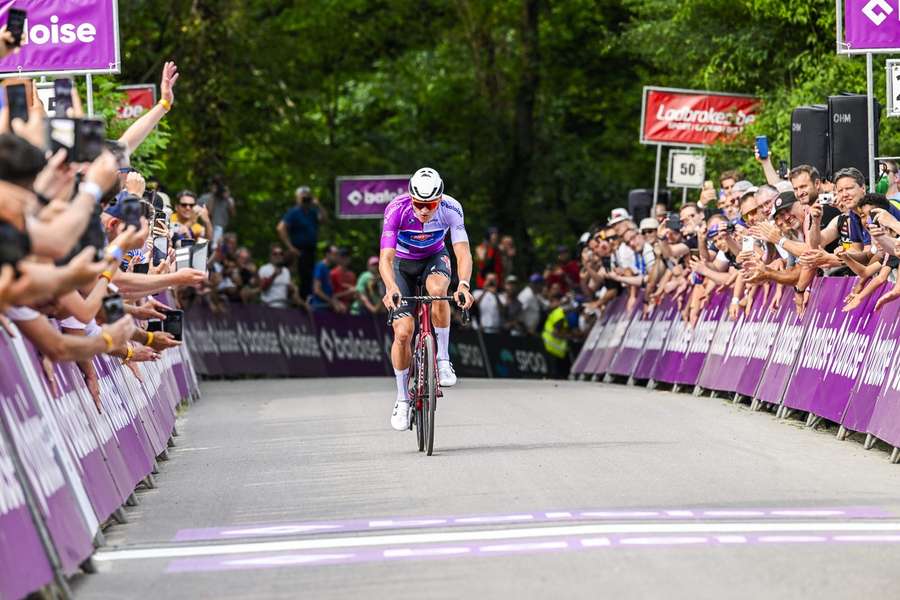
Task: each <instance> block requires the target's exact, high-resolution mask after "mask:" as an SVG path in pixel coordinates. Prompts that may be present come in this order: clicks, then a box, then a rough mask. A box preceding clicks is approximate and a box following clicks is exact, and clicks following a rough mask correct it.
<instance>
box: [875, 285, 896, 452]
mask: <svg viewBox="0 0 900 600" xmlns="http://www.w3.org/2000/svg"><path fill="white" fill-rule="evenodd" d="M889 308H890V309H893V313H891V312H888V309H889ZM882 310H883V311H886V312H885V314H884V315H883V319H884V320H885V322H887V319H889V318H892V319H893V321H894V327H893V333H892V336H891V338H890V343H891V344H892V345H893V346H895V347H896V345H897V339H898V338H900V334H898V329H900V325H898V323H897V321H898V317H900V308H898V302H897V301H896V300H895V301H894V302H892V303H891V304H888V306H887V307H886V308H883V309H882ZM887 356H888V354H887V352H884V351H882V352H881V353H879V358H878V360H880V361H882V362H883V361H884V359H885V358H886V357H887ZM897 356H898V351H897V350H894V354H893V357H892V358H893V359H894V360H892V361H890V362H889V363H887V364H884V369H885V370H886V371H887V372H888V376H887V377H885V382H884V386H883V387H882V389H881V393H880V394H879V396H878V400H877V401H876V403H875V409H874V411H873V412H872V418H871V420H870V422H869V425H868V430H867V431H868V433H871V434H872V435H874V436H875V437H877V438H878V439H880V440H883V441H885V442H887V443H889V444H891V445H893V446H900V369H897V362H896V357H897ZM873 379H874V377H873Z"/></svg>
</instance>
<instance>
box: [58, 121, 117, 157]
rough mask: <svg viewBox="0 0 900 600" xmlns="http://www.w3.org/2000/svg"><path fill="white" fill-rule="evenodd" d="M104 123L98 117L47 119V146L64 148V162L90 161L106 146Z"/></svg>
mask: <svg viewBox="0 0 900 600" xmlns="http://www.w3.org/2000/svg"><path fill="white" fill-rule="evenodd" d="M105 140H106V124H105V123H104V122H103V121H101V120H100V119H67V118H63V117H52V118H49V119H47V146H48V147H49V148H50V150H51V151H52V152H53V153H56V152H57V151H58V150H59V149H61V148H65V149H66V162H92V161H93V160H94V159H96V158H97V157H98V156H100V153H102V152H103V148H104V147H106V141H105Z"/></svg>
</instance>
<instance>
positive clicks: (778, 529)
mask: <svg viewBox="0 0 900 600" xmlns="http://www.w3.org/2000/svg"><path fill="white" fill-rule="evenodd" d="M804 532H811V533H825V532H833V533H862V532H866V533H898V534H900V522H884V521H836V522H821V523H810V522H808V521H805V522H782V523H760V522H742V523H615V524H613V523H609V524H606V523H604V524H594V525H569V526H557V527H521V528H508V529H501V530H488V531H442V532H428V533H407V534H394V535H353V536H346V537H324V538H313V539H305V540H281V541H267V542H247V543H241V544H207V545H196V546H194V545H190V546H189V545H181V546H163V547H155V548H140V549H131V550H128V549H123V550H107V551H103V550H101V551H99V552H98V553H97V554H96V555H95V556H94V558H95V559H96V560H98V561H116V560H135V559H158V558H184V557H189V556H225V555H230V554H249V553H255V552H290V551H295V550H335V549H340V548H365V547H374V546H408V545H416V544H442V543H444V544H446V543H450V544H452V543H461V542H480V541H493V540H516V539H534V538H551V537H568V536H582V535H586V536H590V535H611V534H640V535H648V534H651V535H655V534H728V533H737V534H744V533H766V534H778V533H792V534H802V533H804Z"/></svg>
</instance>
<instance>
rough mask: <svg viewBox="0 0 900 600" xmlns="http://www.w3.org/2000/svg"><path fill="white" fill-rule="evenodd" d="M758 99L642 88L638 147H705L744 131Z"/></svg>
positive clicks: (751, 119)
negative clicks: (660, 145)
mask: <svg viewBox="0 0 900 600" xmlns="http://www.w3.org/2000/svg"><path fill="white" fill-rule="evenodd" d="M758 109H759V99H758V98H753V97H751V96H741V95H734V94H719V93H715V92H700V91H692V90H670V89H665V88H652V87H645V88H644V103H643V112H642V114H641V143H642V144H668V145H673V146H705V145H709V144H713V143H715V142H718V141H721V140H727V139H730V138H733V137H734V136H736V135H738V134H740V133H741V132H742V131H744V127H746V126H747V125H749V124H750V123H752V122H753V121H754V120H755V119H756V113H757V111H758Z"/></svg>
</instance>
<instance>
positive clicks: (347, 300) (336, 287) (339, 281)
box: [329, 248, 356, 312]
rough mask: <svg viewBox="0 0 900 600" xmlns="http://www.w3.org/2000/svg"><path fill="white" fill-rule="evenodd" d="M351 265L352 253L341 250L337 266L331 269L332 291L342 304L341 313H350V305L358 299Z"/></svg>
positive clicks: (345, 249) (339, 250)
mask: <svg viewBox="0 0 900 600" xmlns="http://www.w3.org/2000/svg"><path fill="white" fill-rule="evenodd" d="M349 265H350V251H349V250H348V249H347V248H339V249H338V253H337V264H336V265H335V266H334V267H333V268H332V269H331V273H330V274H329V276H330V277H331V289H332V291H333V295H334V299H335V300H337V301H338V302H340V303H341V305H342V306H343V309H342V310H341V312H348V311H349V310H350V305H351V304H353V301H354V300H355V299H356V275H355V274H354V273H353V271H351V270H350V269H349V268H348V267H349Z"/></svg>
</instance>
